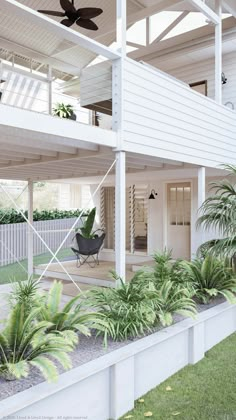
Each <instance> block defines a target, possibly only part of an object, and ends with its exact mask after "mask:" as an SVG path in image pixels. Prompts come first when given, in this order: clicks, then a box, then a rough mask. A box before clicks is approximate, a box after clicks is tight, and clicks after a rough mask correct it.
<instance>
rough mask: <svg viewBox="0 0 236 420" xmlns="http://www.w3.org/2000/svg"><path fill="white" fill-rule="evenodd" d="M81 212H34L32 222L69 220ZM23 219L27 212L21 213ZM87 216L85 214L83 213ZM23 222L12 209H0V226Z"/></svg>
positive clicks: (19, 215) (19, 214)
mask: <svg viewBox="0 0 236 420" xmlns="http://www.w3.org/2000/svg"><path fill="white" fill-rule="evenodd" d="M81 212H82V210H79V209H78V210H57V209H55V210H42V211H39V210H37V209H36V210H34V212H33V220H34V222H38V221H43V220H56V219H69V218H73V217H79V216H80V214H81ZM23 213H24V215H25V217H28V212H27V211H24V212H23ZM84 215H85V216H86V215H87V212H85V213H84ZM23 222H25V219H24V217H23V216H22V214H21V213H19V212H18V211H16V210H14V209H10V210H7V209H0V225H8V224H12V223H23Z"/></svg>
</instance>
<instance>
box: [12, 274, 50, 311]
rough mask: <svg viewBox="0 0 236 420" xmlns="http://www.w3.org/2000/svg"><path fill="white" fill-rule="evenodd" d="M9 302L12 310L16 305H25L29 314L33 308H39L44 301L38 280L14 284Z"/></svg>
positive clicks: (31, 279)
mask: <svg viewBox="0 0 236 420" xmlns="http://www.w3.org/2000/svg"><path fill="white" fill-rule="evenodd" d="M8 300H9V303H10V306H11V307H12V308H13V307H14V306H15V305H16V304H23V305H24V307H25V311H26V312H29V311H30V310H31V309H32V308H33V307H34V308H36V307H39V306H40V304H41V303H42V301H43V296H42V294H40V293H39V281H38V279H34V278H33V277H31V278H30V279H29V280H27V281H17V282H15V283H12V290H11V292H10V294H9V295H8Z"/></svg>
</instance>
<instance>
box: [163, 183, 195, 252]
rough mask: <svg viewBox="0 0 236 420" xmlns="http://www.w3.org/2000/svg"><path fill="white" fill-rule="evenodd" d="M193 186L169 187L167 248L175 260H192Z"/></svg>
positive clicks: (171, 185)
mask: <svg viewBox="0 0 236 420" xmlns="http://www.w3.org/2000/svg"><path fill="white" fill-rule="evenodd" d="M190 234H191V184H190V183H188V182H185V183H178V184H168V186H167V248H168V249H172V252H173V253H172V255H173V258H175V259H176V258H184V259H187V260H189V259H190Z"/></svg>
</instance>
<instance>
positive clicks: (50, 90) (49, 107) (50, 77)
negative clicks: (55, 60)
mask: <svg viewBox="0 0 236 420" xmlns="http://www.w3.org/2000/svg"><path fill="white" fill-rule="evenodd" d="M48 113H49V115H52V67H51V66H48Z"/></svg>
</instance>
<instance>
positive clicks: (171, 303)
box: [153, 280, 197, 326]
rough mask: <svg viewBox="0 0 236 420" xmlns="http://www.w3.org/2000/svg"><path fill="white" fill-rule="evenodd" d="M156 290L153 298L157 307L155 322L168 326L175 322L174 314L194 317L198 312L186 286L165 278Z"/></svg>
mask: <svg viewBox="0 0 236 420" xmlns="http://www.w3.org/2000/svg"><path fill="white" fill-rule="evenodd" d="M153 290H155V299H154V300H153V304H154V308H155V314H156V318H155V323H159V322H160V323H161V324H162V325H163V326H168V325H171V324H172V323H173V315H174V314H179V315H183V316H186V317H192V318H194V317H195V316H196V314H197V311H196V305H195V303H194V301H193V300H192V299H191V297H190V295H189V291H188V289H186V288H181V286H179V285H178V286H177V287H176V285H175V284H174V283H173V282H172V281H171V280H165V281H164V282H163V284H162V285H161V287H160V288H159V289H158V290H157V289H156V288H155V286H154V285H153Z"/></svg>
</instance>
